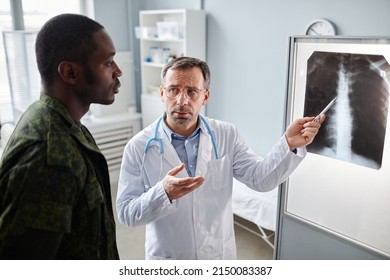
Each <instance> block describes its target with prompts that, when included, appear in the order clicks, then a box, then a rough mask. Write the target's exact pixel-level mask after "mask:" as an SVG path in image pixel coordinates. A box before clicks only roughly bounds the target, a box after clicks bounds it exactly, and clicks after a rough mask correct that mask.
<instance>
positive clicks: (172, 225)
mask: <svg viewBox="0 0 390 280" xmlns="http://www.w3.org/2000/svg"><path fill="white" fill-rule="evenodd" d="M205 119H206V121H207V123H208V124H209V126H210V128H211V130H212V131H213V134H214V136H215V141H216V146H217V149H218V154H219V159H216V158H215V153H214V150H213V144H212V140H211V137H210V136H209V132H208V131H207V129H206V127H205V125H204V124H203V123H202V124H201V128H202V132H201V133H200V138H199V152H198V161H197V167H196V176H203V177H204V178H205V181H204V183H203V185H202V186H201V187H199V188H198V189H196V190H195V191H193V192H192V193H189V194H187V195H186V196H184V197H182V198H179V199H177V200H173V201H172V203H171V202H170V201H169V199H168V197H167V195H166V193H165V191H164V189H163V186H162V182H161V181H162V179H163V178H164V176H165V175H166V173H167V172H168V171H169V170H170V169H172V168H173V167H175V166H178V165H180V164H181V161H180V159H179V156H178V155H177V153H176V151H175V149H174V147H173V146H172V144H171V143H170V142H169V140H168V137H167V135H166V134H165V132H164V131H163V128H162V125H160V126H159V128H158V137H159V138H161V139H162V142H163V154H162V155H161V154H160V149H159V144H158V142H156V141H153V142H152V144H151V148H150V149H149V150H148V151H147V153H146V156H145V159H144V171H143V174H142V177H143V178H142V179H141V166H142V160H143V157H144V146H145V144H146V142H147V141H148V140H149V139H150V138H152V137H153V135H154V132H155V126H156V122H155V123H154V124H152V125H150V126H148V127H147V128H145V129H144V130H143V131H141V132H140V133H138V134H137V135H136V136H134V137H133V138H132V139H131V140H130V141H129V143H128V144H127V145H126V148H125V150H124V154H123V159H122V166H121V171H120V176H119V183H118V195H117V212H118V217H119V221H120V222H121V223H123V224H126V225H127V226H129V227H134V226H138V225H146V236H145V240H146V242H145V255H146V256H145V257H146V259H236V243H235V237H234V227H233V224H234V223H233V211H232V184H233V177H235V178H236V179H237V180H239V181H241V182H242V183H244V184H246V185H248V186H249V187H251V188H253V189H255V190H258V191H268V190H271V189H273V188H275V187H276V186H277V185H279V184H280V183H282V182H283V181H285V180H286V179H287V177H288V176H289V175H290V174H291V172H292V171H293V170H294V169H295V168H296V167H297V166H298V164H299V163H300V162H301V160H302V158H303V156H304V155H305V154H306V149H304V148H303V149H298V150H299V152H298V155H296V154H294V153H293V152H291V151H290V150H289V147H288V144H287V141H286V139H285V136H283V137H282V139H281V140H280V142H279V143H278V144H276V145H275V146H274V148H273V149H272V151H271V153H269V155H267V156H266V157H265V158H264V159H263V158H262V157H260V156H258V155H256V154H255V153H254V152H253V151H252V150H251V149H250V148H249V147H248V146H247V145H246V144H245V143H244V140H243V138H242V137H241V136H240V135H239V133H238V131H237V129H236V128H235V127H234V126H233V125H231V124H228V123H226V122H222V121H217V120H213V119H209V118H205ZM161 166H162V169H161ZM177 177H188V174H187V172H186V171H185V170H183V171H182V172H181V173H179V174H178V176H177ZM145 185H147V187H145ZM129 238H131V236H129Z"/></svg>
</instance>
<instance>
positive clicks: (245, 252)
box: [112, 185, 273, 260]
mask: <svg viewBox="0 0 390 280" xmlns="http://www.w3.org/2000/svg"><path fill="white" fill-rule="evenodd" d="M116 188H117V187H116V185H113V187H112V190H113V194H112V196H113V200H115V198H116ZM114 212H115V215H116V211H114ZM115 219H116V221H117V243H118V250H119V255H120V258H121V259H122V260H143V259H145V250H144V243H145V227H144V226H141V227H136V228H128V227H126V226H123V225H121V224H120V223H119V222H118V220H117V217H116V216H115ZM234 219H235V221H238V222H240V223H241V224H244V225H245V226H247V227H248V228H251V229H252V230H254V231H258V229H257V227H256V225H254V224H253V223H251V222H249V221H246V220H244V219H242V218H240V217H236V216H235V217H234ZM235 233H236V244H237V258H238V259H240V260H271V259H272V258H273V249H272V248H271V247H270V246H269V245H268V244H267V243H266V242H265V241H264V240H262V239H261V238H260V237H258V236H256V235H255V234H253V233H251V232H249V231H247V230H245V229H243V228H241V227H239V226H237V225H235Z"/></svg>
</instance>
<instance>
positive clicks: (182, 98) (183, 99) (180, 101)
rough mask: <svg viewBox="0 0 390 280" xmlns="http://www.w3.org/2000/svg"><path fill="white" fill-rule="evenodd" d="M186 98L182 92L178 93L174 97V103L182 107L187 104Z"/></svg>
mask: <svg viewBox="0 0 390 280" xmlns="http://www.w3.org/2000/svg"><path fill="white" fill-rule="evenodd" d="M188 100H189V98H188V96H187V94H185V93H184V92H183V91H182V92H180V94H179V95H178V96H177V97H176V103H177V105H180V106H183V105H187V104H188Z"/></svg>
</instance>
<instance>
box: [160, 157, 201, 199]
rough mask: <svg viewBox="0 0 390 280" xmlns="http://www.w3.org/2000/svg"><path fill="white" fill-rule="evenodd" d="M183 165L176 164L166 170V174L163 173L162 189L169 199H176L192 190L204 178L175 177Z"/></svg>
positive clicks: (198, 185)
mask: <svg viewBox="0 0 390 280" xmlns="http://www.w3.org/2000/svg"><path fill="white" fill-rule="evenodd" d="M184 167H185V164H184V163H182V164H181V165H179V166H176V167H175V168H173V169H171V170H170V171H168V173H167V175H165V177H164V179H163V185H164V189H165V192H166V193H167V196H168V198H169V199H170V200H174V199H178V198H180V197H182V196H184V195H186V194H188V193H190V192H192V191H193V190H195V189H197V188H199V187H200V186H201V185H202V184H203V182H204V178H203V177H201V176H198V177H186V178H177V177H176V175H177V174H179V173H180V172H181V171H182V170H183V169H184Z"/></svg>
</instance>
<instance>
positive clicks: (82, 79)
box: [0, 14, 122, 259]
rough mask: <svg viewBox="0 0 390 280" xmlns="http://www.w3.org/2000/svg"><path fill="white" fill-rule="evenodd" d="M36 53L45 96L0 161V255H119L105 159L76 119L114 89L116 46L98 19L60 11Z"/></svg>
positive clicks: (23, 120)
mask: <svg viewBox="0 0 390 280" xmlns="http://www.w3.org/2000/svg"><path fill="white" fill-rule="evenodd" d="M36 53H37V62H38V68H39V71H40V74H41V78H42V88H43V93H42V95H41V98H40V100H39V101H37V102H35V103H34V104H32V105H31V106H30V107H29V108H28V109H27V111H26V112H25V114H24V115H23V116H22V118H21V119H20V121H19V122H18V124H17V126H16V128H15V131H14V132H13V134H12V136H11V138H10V140H9V141H8V144H7V147H6V148H5V150H4V154H3V158H2V160H1V165H0V259H118V258H119V255H118V250H117V245H116V233H115V221H114V216H113V210H112V202H111V194H110V180H109V174H108V168H107V163H106V160H105V158H104V156H103V155H102V154H101V152H100V150H99V148H98V147H97V146H96V143H95V141H94V139H93V137H92V136H91V134H90V133H89V132H88V130H87V129H86V128H85V127H84V126H83V125H82V124H81V123H80V119H81V117H82V116H83V115H85V113H86V112H87V111H88V110H89V106H90V104H91V103H100V104H111V103H112V102H114V100H115V94H116V93H118V91H119V87H120V83H119V79H118V77H120V76H121V74H122V72H121V70H120V69H119V67H118V66H117V65H116V63H115V62H114V60H113V57H114V54H115V48H114V45H113V43H112V41H111V38H110V37H109V35H108V34H107V32H106V31H105V29H104V28H103V26H101V25H100V24H99V23H97V22H95V21H93V20H91V19H89V18H87V17H84V16H81V15H72V14H64V15H60V16H56V17H54V18H52V19H51V20H49V21H48V22H47V23H46V24H45V25H44V26H43V27H42V29H41V31H40V32H39V33H38V36H37V42H36Z"/></svg>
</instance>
